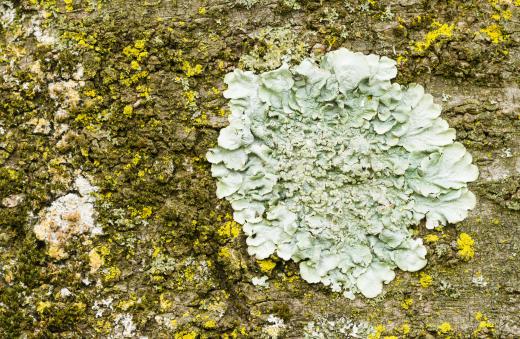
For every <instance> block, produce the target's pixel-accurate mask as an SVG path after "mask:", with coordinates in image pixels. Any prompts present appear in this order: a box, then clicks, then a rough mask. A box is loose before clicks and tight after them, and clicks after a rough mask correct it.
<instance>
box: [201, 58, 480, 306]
mask: <svg viewBox="0 0 520 339" xmlns="http://www.w3.org/2000/svg"><path fill="white" fill-rule="evenodd" d="M396 73H397V70H396V67H395V61H393V60H391V59H389V58H386V57H379V56H376V55H363V54H361V53H353V52H350V51H348V50H346V49H339V50H337V51H333V52H329V53H327V54H326V55H325V56H324V57H323V59H322V60H321V64H320V65H317V64H316V63H315V62H314V60H312V59H306V60H304V61H302V63H301V64H300V65H298V66H296V67H292V68H291V67H289V66H288V65H287V64H284V65H282V66H281V67H280V68H278V69H277V70H274V71H269V72H265V73H262V74H260V75H256V74H254V73H252V72H243V71H241V70H238V69H237V70H235V71H234V72H232V73H229V74H228V75H227V76H226V78H225V82H226V83H227V84H228V86H229V87H228V89H227V90H226V91H225V92H224V96H225V97H226V98H228V99H231V102H230V108H231V116H230V117H229V122H230V125H229V126H228V127H226V128H223V129H222V130H221V132H220V135H219V137H218V147H216V148H213V149H211V150H209V152H208V153H207V159H208V160H209V161H210V162H211V163H212V164H213V165H212V174H213V176H214V177H216V178H217V179H218V181H217V192H216V193H217V197H219V198H226V199H228V200H229V201H230V202H231V205H232V207H233V209H234V210H235V212H234V214H233V217H234V219H235V220H236V221H237V222H238V223H240V224H242V225H243V230H244V233H245V234H246V235H247V236H248V238H247V244H248V252H249V253H250V254H251V255H255V256H256V257H257V258H258V259H266V258H268V257H269V256H270V255H272V254H274V253H276V254H277V255H278V256H279V257H280V258H282V259H284V260H289V259H292V260H294V261H295V262H298V263H299V267H300V273H301V275H302V277H303V278H304V279H305V280H306V281H308V282H311V283H317V282H322V283H324V284H325V285H327V286H330V287H331V288H332V289H333V290H334V291H343V292H344V295H345V296H347V297H349V298H353V297H354V293H356V292H362V293H363V294H364V295H365V296H367V297H375V296H376V295H378V294H380V293H381V292H382V287H383V283H388V282H390V281H391V280H393V279H394V277H395V273H394V271H393V269H394V268H396V267H399V268H401V269H403V270H407V271H417V270H419V269H421V268H422V267H424V266H425V265H426V259H425V255H426V249H425V247H424V246H423V244H422V240H421V239H413V238H412V233H411V231H410V229H409V228H408V227H410V226H413V225H416V224H418V223H419V221H420V220H421V219H423V218H426V227H427V228H429V229H432V228H435V227H437V226H438V225H445V224H446V223H454V222H459V221H461V220H463V219H464V218H465V217H466V216H467V211H468V210H469V209H471V208H473V207H474V206H475V196H474V195H473V194H472V193H471V192H469V191H468V189H467V182H469V181H473V180H475V179H476V178H477V176H478V170H477V168H476V166H474V165H472V164H471V161H472V157H471V155H470V154H469V153H467V152H466V149H465V147H464V146H463V145H462V144H460V143H457V142H455V143H454V142H453V140H454V139H455V131H454V130H453V129H451V128H449V126H448V124H447V122H446V121H445V120H443V119H442V118H440V117H439V115H440V112H441V108H440V106H439V105H436V104H434V103H433V97H432V96H431V95H429V94H425V93H424V89H423V88H422V87H421V86H419V85H416V84H411V85H409V86H400V85H399V84H396V83H393V84H392V83H391V79H392V78H394V77H395V76H396Z"/></svg>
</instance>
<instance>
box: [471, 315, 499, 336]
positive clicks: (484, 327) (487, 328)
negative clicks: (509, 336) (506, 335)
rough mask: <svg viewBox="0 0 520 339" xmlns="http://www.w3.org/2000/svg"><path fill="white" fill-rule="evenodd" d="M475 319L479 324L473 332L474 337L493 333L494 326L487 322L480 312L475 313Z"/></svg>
mask: <svg viewBox="0 0 520 339" xmlns="http://www.w3.org/2000/svg"><path fill="white" fill-rule="evenodd" d="M475 319H477V320H478V321H479V323H478V326H477V328H476V329H475V331H473V335H474V336H478V334H479V333H482V332H491V333H493V332H495V324H493V323H492V322H490V321H488V318H487V317H486V316H485V315H484V314H482V312H477V313H476V314H475Z"/></svg>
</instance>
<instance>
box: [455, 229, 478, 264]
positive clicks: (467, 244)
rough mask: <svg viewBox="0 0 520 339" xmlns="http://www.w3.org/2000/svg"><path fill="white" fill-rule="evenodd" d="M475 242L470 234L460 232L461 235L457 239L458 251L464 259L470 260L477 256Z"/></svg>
mask: <svg viewBox="0 0 520 339" xmlns="http://www.w3.org/2000/svg"><path fill="white" fill-rule="evenodd" d="M474 244H475V241H474V240H473V239H472V238H471V236H470V235H469V234H467V233H461V234H459V237H458V239H457V247H458V249H459V251H458V252H457V253H458V254H459V256H460V257H461V258H462V259H463V260H466V261H468V260H470V259H471V258H473V257H474V256H475V250H474V248H473V245H474Z"/></svg>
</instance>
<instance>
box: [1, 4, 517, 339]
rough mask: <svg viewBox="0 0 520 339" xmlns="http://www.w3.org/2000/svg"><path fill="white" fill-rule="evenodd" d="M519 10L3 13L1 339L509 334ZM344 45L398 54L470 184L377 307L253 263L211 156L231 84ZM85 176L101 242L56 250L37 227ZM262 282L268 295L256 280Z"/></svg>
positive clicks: (84, 240)
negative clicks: (467, 239)
mask: <svg viewBox="0 0 520 339" xmlns="http://www.w3.org/2000/svg"><path fill="white" fill-rule="evenodd" d="M519 6H520V3H519V1H518V0H488V1H485V0H473V1H431V0H406V1H396V0H393V1H388V0H385V1H377V0H368V1H365V0H354V1H328V0H323V1H305V0H298V1H296V0H280V1H276V0H266V1H263V0H256V1H255V0H229V1H225V0H208V1H191V0H177V1H175V0H150V1H148V0H145V1H130V0H115V1H99V0H90V1H78V0H65V1H61V0H58V1H56V0H25V1H24V0H22V1H16V0H11V1H5V0H4V1H0V76H1V77H0V166H1V167H0V198H1V206H0V336H1V337H3V338H10V337H17V336H19V335H25V336H28V337H57V336H59V337H67V338H68V337H71V338H76V337H105V336H112V337H125V336H127V337H137V336H148V337H149V338H159V337H175V338H195V337H197V336H200V337H203V338H215V337H226V336H227V337H229V338H233V337H246V336H250V337H253V338H257V337H269V336H271V337H276V336H278V337H280V338H298V337H302V336H303V335H304V332H305V328H307V332H309V330H308V329H309V328H310V325H309V323H310V322H314V324H315V328H316V327H320V330H319V331H321V332H322V333H323V335H324V337H325V338H333V337H345V336H346V335H345V334H342V333H341V328H342V327H345V328H347V327H348V326H347V325H348V323H349V321H352V322H354V323H366V324H368V325H369V326H371V327H372V328H373V329H374V331H375V333H374V334H373V337H384V336H391V335H395V336H399V337H418V336H435V337H444V336H455V337H470V336H474V337H488V336H497V337H510V338H517V337H519V336H520V319H519V312H520V284H519V280H520V273H519V271H520V264H519V259H518V253H519V247H520V243H519V240H518V239H519V238H520V229H519V225H520V184H519V182H520V110H519V108H520V88H519V86H518V83H519V82H520V76H519V71H520V47H519V46H520V28H519V18H518V13H519V12H520V10H519ZM341 46H343V47H347V48H350V49H352V50H355V51H362V52H365V53H368V52H371V53H376V54H380V55H386V56H389V57H391V58H394V59H397V60H398V61H399V74H398V78H397V81H398V82H399V83H401V84H406V83H410V82H417V83H420V84H422V85H424V86H425V87H426V89H427V91H428V92H430V93H432V94H433V95H434V97H435V98H436V101H437V102H439V103H442V105H443V107H444V112H443V117H444V118H445V119H447V120H448V122H449V123H450V125H451V126H452V127H454V128H456V129H457V139H458V140H459V141H460V142H462V143H463V144H464V145H465V146H466V147H467V148H468V149H469V151H470V152H471V153H472V154H473V156H474V162H475V163H476V164H477V165H478V166H479V169H480V172H481V175H480V178H479V180H478V181H477V182H476V183H473V184H472V185H471V189H472V191H473V192H475V193H476V194H477V197H478V205H477V208H476V209H475V210H474V211H472V212H471V213H470V217H469V218H468V219H467V220H465V221H464V222H462V223H460V224H457V225H450V226H448V227H445V228H442V229H439V230H436V231H433V232H427V231H426V230H425V229H424V227H423V226H420V227H419V228H418V230H417V232H418V234H420V235H422V236H426V235H427V234H435V235H437V236H438V237H439V239H438V240H434V237H431V238H430V239H432V241H430V242H429V244H428V247H429V255H428V260H429V263H428V265H427V267H426V268H425V269H424V270H423V271H422V272H423V274H422V275H420V274H419V273H413V274H412V273H403V272H398V277H397V278H396V280H394V281H393V282H392V283H391V284H389V285H388V286H385V290H384V293H383V295H381V296H379V297H377V298H375V299H373V300H367V299H365V298H363V297H361V296H359V297H358V298H357V299H356V300H354V301H350V300H348V299H345V298H344V297H342V296H341V295H339V294H335V293H333V292H331V291H330V290H329V289H328V288H326V287H325V286H322V285H319V284H313V285H311V284H308V283H306V282H304V281H302V280H301V279H300V278H299V274H298V271H297V266H296V264H294V263H292V262H284V261H282V260H279V259H277V258H272V259H269V260H266V261H262V262H257V261H255V260H254V259H253V258H251V257H250V256H249V255H248V254H247V251H246V244H245V240H244V236H243V234H242V233H241V232H239V231H240V228H239V226H238V225H237V224H235V223H233V222H231V218H230V212H231V210H230V206H229V204H228V203H227V202H225V201H222V200H217V199H216V197H215V194H214V192H215V182H214V180H213V179H212V178H211V175H210V173H209V165H208V163H207V162H206V161H205V158H204V154H205V152H206V151H207V149H208V148H209V147H211V146H213V145H214V144H215V142H216V138H217V134H218V130H219V128H221V127H223V126H225V125H226V118H225V116H226V114H227V112H226V102H225V100H224V98H223V97H222V94H221V91H222V90H224V89H225V85H224V84H223V82H222V81H223V77H224V75H225V74H226V73H227V72H229V71H231V70H232V69H234V68H235V67H243V68H250V69H255V70H265V69H270V68H275V67H277V66H278V65H279V63H280V58H281V57H283V56H284V55H289V57H288V58H289V59H290V60H292V61H297V60H299V59H301V58H302V57H305V56H308V55H310V54H311V53H313V54H314V55H316V56H319V55H320V54H322V53H324V52H326V51H327V50H331V49H336V48H338V47H341ZM79 174H82V175H83V176H85V177H87V178H88V179H89V180H90V182H91V183H92V184H93V185H95V186H97V187H98V188H99V190H98V192H97V194H96V201H95V209H96V213H97V215H96V222H97V224H98V225H99V226H100V227H102V228H103V232H104V233H103V234H102V235H97V236H92V235H90V234H88V233H84V234H80V235H75V236H71V237H70V238H69V239H68V240H67V241H66V243H64V244H63V249H62V250H63V253H66V254H63V253H62V254H56V253H54V252H53V251H51V249H50V248H49V246H48V244H46V243H45V242H44V241H40V240H38V239H37V238H36V236H35V233H34V232H33V228H34V226H35V225H36V224H37V223H38V221H39V220H40V218H41V215H42V213H44V212H45V209H46V208H47V207H48V206H49V205H51V204H52V202H53V201H55V200H56V199H57V198H59V197H61V196H63V195H65V194H67V193H69V192H71V190H73V184H72V183H73V181H74V179H75V178H76V176H77V175H79ZM462 232H465V233H468V234H469V235H470V236H471V237H472V238H473V239H474V240H475V246H474V247H475V256H474V257H473V258H471V259H470V260H469V261H466V260H462V258H461V257H460V255H459V254H458V250H459V248H458V247H457V243H456V240H457V237H458V236H459V234H460V233H462ZM263 275H267V276H268V277H269V280H268V283H269V286H268V287H266V288H261V287H258V286H254V285H253V284H252V283H251V279H252V278H253V277H260V276H263ZM427 276H430V277H431V278H432V281H431V284H429V281H428V277H427ZM421 278H422V279H421ZM64 289H66V290H64ZM67 291H68V292H70V295H69V293H68V292H67ZM479 312H480V313H479ZM486 319H487V320H486ZM443 323H449V326H447V325H446V324H443ZM407 325H408V326H407ZM441 325H442V326H441Z"/></svg>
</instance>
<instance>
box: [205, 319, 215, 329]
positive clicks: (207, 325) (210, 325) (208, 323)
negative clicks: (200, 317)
mask: <svg viewBox="0 0 520 339" xmlns="http://www.w3.org/2000/svg"><path fill="white" fill-rule="evenodd" d="M202 327H204V328H205V329H212V328H216V327H217V322H216V321H215V320H208V321H206V322H205V323H204V324H202Z"/></svg>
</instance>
